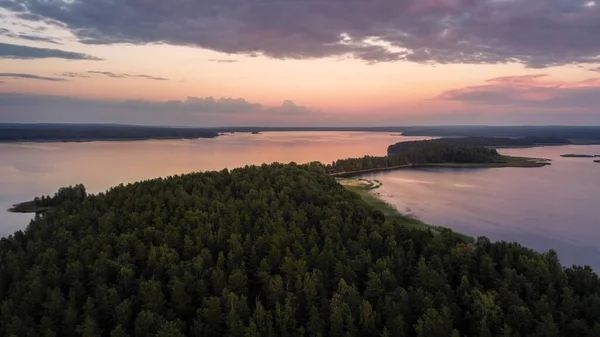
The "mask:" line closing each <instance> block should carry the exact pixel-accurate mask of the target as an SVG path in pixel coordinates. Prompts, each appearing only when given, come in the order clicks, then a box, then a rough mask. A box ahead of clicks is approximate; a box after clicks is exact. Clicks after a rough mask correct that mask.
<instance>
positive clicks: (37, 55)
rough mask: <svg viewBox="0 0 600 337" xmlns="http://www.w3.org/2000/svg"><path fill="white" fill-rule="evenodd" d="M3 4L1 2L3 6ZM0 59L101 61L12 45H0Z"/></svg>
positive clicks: (55, 51) (74, 54)
mask: <svg viewBox="0 0 600 337" xmlns="http://www.w3.org/2000/svg"><path fill="white" fill-rule="evenodd" d="M1 3H2V2H0V4H1ZM0 58H8V59H22V60H31V59H44V58H60V59H67V60H94V61H98V60H101V59H100V58H97V57H94V56H91V55H87V54H82V53H74V52H70V51H64V50H60V49H50V48H37V47H28V46H21V45H16V44H10V43H0Z"/></svg>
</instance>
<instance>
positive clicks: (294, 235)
mask: <svg viewBox="0 0 600 337" xmlns="http://www.w3.org/2000/svg"><path fill="white" fill-rule="evenodd" d="M77 190H79V191H81V189H80V188H77V189H71V191H77ZM65 191H68V190H65ZM63 195H64V196H65V200H64V202H62V203H59V204H57V205H55V206H54V207H52V208H49V209H48V210H47V211H46V212H44V213H42V214H37V215H36V216H35V218H34V219H33V220H32V221H31V223H30V224H29V225H28V227H27V228H26V229H25V230H23V231H17V232H15V233H14V234H13V235H11V236H9V237H6V238H2V239H0V312H1V314H0V335H1V336H86V337H87V336H111V337H120V336H161V337H164V336H209V337H210V336H219V337H220V336H244V337H251V336H418V337H425V336H427V337H448V336H452V337H462V336H481V337H484V336H522V337H530V336H532V337H537V336H539V337H542V336H545V337H550V336H589V337H592V336H600V280H599V279H598V275H596V274H595V273H594V272H593V271H592V270H591V269H590V268H589V267H581V266H572V267H568V268H564V267H563V266H561V264H560V262H559V259H558V257H557V255H556V253H555V252H554V251H552V250H551V251H548V252H545V253H538V252H534V251H533V250H531V249H527V248H525V247H522V246H520V245H519V244H516V243H508V242H491V241H490V240H488V239H486V238H484V237H480V238H477V240H476V241H475V242H473V243H468V242H466V241H465V240H464V239H463V237H461V236H460V235H458V234H457V233H454V232H452V231H451V230H441V231H439V232H436V233H433V232H431V231H424V230H415V229H409V228H407V227H404V226H401V225H398V224H397V223H394V222H393V221H390V220H389V219H386V218H385V216H384V215H383V213H381V212H380V211H378V210H376V209H374V208H372V207H371V206H369V205H368V204H366V203H365V202H364V201H363V200H362V199H361V198H360V196H358V195H357V194H355V193H353V192H351V191H348V190H346V189H344V187H343V186H341V185H340V184H338V183H337V182H336V181H335V178H334V177H332V176H331V175H329V174H328V172H327V169H326V166H324V165H321V164H319V163H312V164H307V165H296V164H294V163H291V164H285V165H284V164H271V165H262V166H246V167H244V168H239V169H234V170H222V171H218V172H205V173H193V174H186V175H178V176H171V177H167V178H158V179H153V180H147V181H142V182H138V183H133V184H127V185H119V186H116V187H114V188H111V189H109V190H108V191H106V192H104V193H99V194H88V193H86V194H82V193H79V194H77V193H73V194H69V193H66V194H65V193H63Z"/></svg>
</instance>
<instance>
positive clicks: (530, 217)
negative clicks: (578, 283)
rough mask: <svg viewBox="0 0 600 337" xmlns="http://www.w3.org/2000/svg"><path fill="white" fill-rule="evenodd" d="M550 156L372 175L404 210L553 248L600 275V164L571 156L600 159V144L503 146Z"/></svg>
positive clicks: (569, 261)
mask: <svg viewBox="0 0 600 337" xmlns="http://www.w3.org/2000/svg"><path fill="white" fill-rule="evenodd" d="M499 152H501V153H503V154H508V155H515V156H524V157H536V158H548V159H552V165H550V166H546V167H543V168H493V169H444V168H427V169H417V170H404V171H393V172H386V173H378V174H372V175H369V177H370V178H374V179H378V180H380V181H381V182H382V183H383V186H382V187H381V188H380V189H379V190H378V191H377V193H379V194H380V196H381V197H382V198H383V199H384V200H386V201H388V202H389V203H391V204H393V205H394V206H396V207H397V208H398V209H399V210H400V211H402V212H405V213H412V214H414V215H416V216H417V217H418V218H420V219H421V220H423V221H425V222H427V223H431V224H436V225H442V226H447V227H451V228H453V229H455V230H456V231H459V232H462V233H466V234H469V235H472V236H487V237H489V238H492V239H495V240H507V241H517V242H520V243H522V244H523V245H525V246H527V247H530V248H534V249H537V250H540V251H547V250H548V249H550V248H554V249H555V250H556V251H557V252H558V253H559V257H560V259H561V261H562V262H563V263H564V264H566V265H572V264H588V265H590V266H592V267H594V269H595V270H597V271H600V164H597V163H594V162H593V160H592V159H591V158H561V157H560V155H561V154H565V153H582V154H600V146H598V145H594V146H556V147H537V148H528V149H501V150H499Z"/></svg>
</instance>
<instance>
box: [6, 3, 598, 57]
mask: <svg viewBox="0 0 600 337" xmlns="http://www.w3.org/2000/svg"><path fill="white" fill-rule="evenodd" d="M0 6H3V7H4V8H6V9H8V10H10V11H11V12H13V13H15V14H16V15H17V16H18V17H20V18H22V19H27V20H43V21H45V22H57V23H60V25H62V26H64V27H66V28H67V29H69V30H70V31H71V32H73V33H74V34H75V35H76V36H77V37H78V38H79V39H80V41H82V42H84V43H90V44H111V43H117V42H124V43H140V44H142V43H168V44H174V45H187V46H197V47H201V48H206V49H211V50H215V51H220V52H226V53H232V54H252V55H256V54H263V55H266V56H269V57H273V58H293V59H307V58H321V57H341V56H346V55H350V56H351V57H355V58H358V59H362V60H365V61H367V62H384V61H395V60H409V61H414V62H419V63H488V64H490V63H506V62H520V63H523V64H526V65H528V66H530V67H547V66H553V65H563V64H570V63H593V62H597V61H599V60H600V59H599V55H600V43H598V36H599V34H600V5H597V4H596V3H595V2H594V1H590V0H510V1H498V0H372V1H364V0H287V1H270V0H267V1H265V0H223V1H214V0H193V1H192V0H188V1H177V2H176V5H175V4H173V3H172V2H170V1H150V2H148V1H146V2H141V1H135V0H114V1H68V2H67V1H47V0H28V1H26V2H23V1H22V0H5V1H1V2H0Z"/></svg>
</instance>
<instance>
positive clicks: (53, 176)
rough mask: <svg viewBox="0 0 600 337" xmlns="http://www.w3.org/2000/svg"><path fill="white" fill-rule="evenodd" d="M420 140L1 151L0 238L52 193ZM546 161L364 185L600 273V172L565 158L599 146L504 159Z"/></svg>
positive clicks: (437, 218)
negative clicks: (34, 202) (23, 208)
mask: <svg viewBox="0 0 600 337" xmlns="http://www.w3.org/2000/svg"><path fill="white" fill-rule="evenodd" d="M420 139H425V137H402V136H397V135H391V134H389V133H371V132H266V133H261V134H259V135H251V134H244V133H236V134H228V135H224V136H220V137H218V138H214V139H197V140H149V141H135V142H90V143H35V144H32V143H30V144H0V236H6V235H9V234H11V233H13V232H14V231H16V230H19V229H24V228H25V227H26V226H27V224H28V222H29V219H30V218H31V216H30V215H28V214H12V213H9V212H4V211H3V210H5V209H7V208H9V207H10V206H12V205H13V204H15V203H17V202H20V201H24V200H30V199H31V198H33V197H34V196H38V195H42V194H53V193H54V192H55V191H56V190H57V189H58V188H59V187H62V186H67V185H73V184H77V183H83V184H84V185H85V186H86V187H87V189H88V191H89V192H92V193H97V192H101V191H104V190H106V189H107V188H109V187H111V186H114V185H117V184H119V183H127V182H134V181H139V180H144V179H151V178H155V177H159V176H168V175H174V174H181V173H188V172H193V171H206V170H220V169H222V168H235V167H240V166H243V165H246V164H262V163H265V162H266V163H270V162H275V161H278V162H290V161H295V162H298V163H305V162H310V161H314V160H318V161H322V162H331V161H334V160H336V159H341V158H347V157H358V156H363V155H366V154H369V155H385V153H386V149H387V146H388V145H390V144H392V143H395V142H398V141H406V140H420ZM500 152H502V153H504V154H510V155H518V156H528V157H543V158H550V159H553V164H552V165H551V166H548V167H544V168H525V169H524V168H498V169H439V168H436V169H417V170H401V171H392V172H385V173H377V174H372V175H369V177H371V178H374V179H378V180H380V181H381V182H383V186H382V187H381V188H380V189H379V190H377V193H380V195H381V197H382V198H383V199H385V200H386V201H388V202H390V203H391V204H393V205H395V206H396V207H398V209H399V210H400V211H402V212H407V213H411V214H414V215H415V216H417V217H419V218H420V219H421V220H423V221H425V222H428V223H431V224H435V225H443V226H447V227H450V228H453V229H455V230H457V231H459V232H463V233H466V234H469V235H472V236H478V235H484V236H488V237H489V238H491V239H494V240H509V241H518V242H520V243H522V244H523V245H525V246H528V247H531V248H534V249H537V250H541V251H546V250H548V249H550V248H554V249H555V250H556V251H558V253H559V256H560V258H561V261H562V262H563V263H564V264H567V265H570V264H573V263H577V264H589V265H591V266H593V267H594V268H595V269H596V270H600V182H599V181H598V178H597V177H598V175H599V174H600V164H596V163H593V161H592V159H590V158H561V157H560V154H564V153H585V154H600V146H559V147H538V148H528V149H502V150H500Z"/></svg>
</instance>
